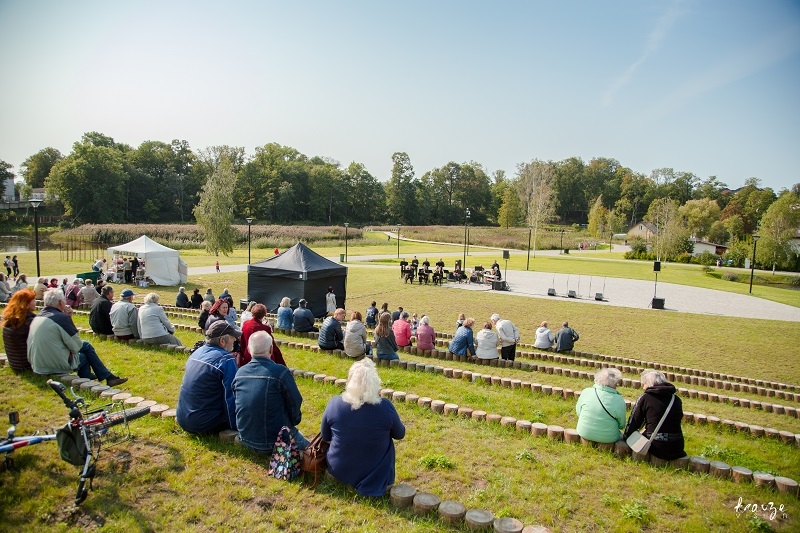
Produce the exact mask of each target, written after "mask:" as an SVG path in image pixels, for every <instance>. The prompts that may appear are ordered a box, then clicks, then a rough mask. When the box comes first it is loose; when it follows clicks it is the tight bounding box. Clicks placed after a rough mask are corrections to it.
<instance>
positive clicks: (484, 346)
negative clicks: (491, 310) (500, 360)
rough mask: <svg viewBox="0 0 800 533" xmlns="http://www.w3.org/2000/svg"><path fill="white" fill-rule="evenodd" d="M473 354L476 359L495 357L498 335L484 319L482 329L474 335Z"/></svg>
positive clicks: (498, 343)
mask: <svg viewBox="0 0 800 533" xmlns="http://www.w3.org/2000/svg"><path fill="white" fill-rule="evenodd" d="M475 344H476V345H477V346H476V348H475V355H476V356H477V357H478V359H486V360H488V359H497V357H498V355H497V347H498V346H499V345H500V337H498V336H497V333H495V332H494V331H492V323H491V322H490V321H488V320H487V321H486V322H484V323H483V329H482V330H480V331H479V332H478V335H477V336H476V337H475Z"/></svg>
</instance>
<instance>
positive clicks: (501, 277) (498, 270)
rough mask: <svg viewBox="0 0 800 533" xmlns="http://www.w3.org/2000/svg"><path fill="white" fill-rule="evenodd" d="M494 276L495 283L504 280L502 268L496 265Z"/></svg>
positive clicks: (493, 269)
mask: <svg viewBox="0 0 800 533" xmlns="http://www.w3.org/2000/svg"><path fill="white" fill-rule="evenodd" d="M492 276H494V279H495V281H500V280H502V279H503V276H502V275H501V274H500V267H499V266H497V265H495V266H493V267H492Z"/></svg>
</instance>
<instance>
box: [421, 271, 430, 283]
mask: <svg viewBox="0 0 800 533" xmlns="http://www.w3.org/2000/svg"><path fill="white" fill-rule="evenodd" d="M428 278H429V275H428V269H426V268H420V269H419V283H420V284H421V283H422V282H423V281H424V282H425V285H427V284H428Z"/></svg>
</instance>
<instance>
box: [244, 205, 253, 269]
mask: <svg viewBox="0 0 800 533" xmlns="http://www.w3.org/2000/svg"><path fill="white" fill-rule="evenodd" d="M245 220H246V221H247V264H248V265H249V264H250V224H252V223H253V217H247V218H246V219H245Z"/></svg>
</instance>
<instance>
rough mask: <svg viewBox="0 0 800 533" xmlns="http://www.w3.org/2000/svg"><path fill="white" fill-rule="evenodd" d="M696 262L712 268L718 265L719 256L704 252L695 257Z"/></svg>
mask: <svg viewBox="0 0 800 533" xmlns="http://www.w3.org/2000/svg"><path fill="white" fill-rule="evenodd" d="M694 260H695V261H696V262H697V263H699V264H701V265H706V266H711V265H715V264H717V255H716V254H712V253H711V252H703V253H702V254H700V255H698V256H697V257H695V258H694Z"/></svg>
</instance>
